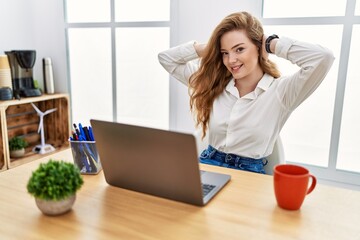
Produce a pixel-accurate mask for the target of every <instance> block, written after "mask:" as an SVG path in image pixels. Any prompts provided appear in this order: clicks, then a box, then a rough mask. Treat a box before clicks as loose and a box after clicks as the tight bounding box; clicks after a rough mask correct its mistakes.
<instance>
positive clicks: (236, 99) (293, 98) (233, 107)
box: [158, 37, 334, 159]
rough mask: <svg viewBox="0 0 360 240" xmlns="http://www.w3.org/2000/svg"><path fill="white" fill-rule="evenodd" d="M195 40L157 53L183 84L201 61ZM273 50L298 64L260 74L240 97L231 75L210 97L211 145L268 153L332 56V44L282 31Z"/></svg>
mask: <svg viewBox="0 0 360 240" xmlns="http://www.w3.org/2000/svg"><path fill="white" fill-rule="evenodd" d="M193 45H194V41H192V42H188V43H184V44H182V45H179V46H176V47H173V48H170V49H168V50H166V51H163V52H161V53H159V55H158V57H159V61H160V63H161V65H162V66H163V67H164V68H165V69H166V71H168V72H169V73H170V74H171V75H172V76H173V77H175V78H176V79H178V80H179V81H181V82H182V83H184V84H186V85H188V81H189V78H190V76H191V75H192V74H193V73H194V72H196V71H197V70H198V69H199V64H201V63H200V61H199V56H198V55H197V53H196V51H195V49H194V46H193ZM275 54H276V56H278V57H281V58H284V59H287V60H289V61H290V62H292V63H293V64H296V65H298V66H299V67H300V69H299V70H298V71H297V72H295V73H294V74H292V75H288V76H281V77H279V78H277V79H275V78H273V77H272V76H270V75H268V74H264V76H263V77H262V79H261V80H260V81H259V82H258V84H257V86H256V88H255V90H254V91H253V92H250V93H249V94H247V95H245V96H243V97H240V96H239V92H238V90H237V88H236V87H234V84H235V82H234V79H232V80H231V81H230V82H229V84H228V85H227V86H226V88H225V89H224V91H223V92H222V94H221V95H220V96H218V97H217V98H216V99H215V101H214V103H213V109H212V112H211V115H210V120H209V129H208V134H209V144H210V145H212V146H213V147H215V148H216V149H218V150H220V151H223V152H226V153H233V154H237V155H239V156H244V157H250V158H256V159H257V158H262V157H266V156H268V155H270V154H271V153H272V150H273V147H274V144H275V141H276V139H277V137H278V135H279V133H280V130H281V129H282V127H283V126H284V124H285V122H286V120H287V119H288V118H289V116H290V114H291V113H292V111H293V110H294V109H295V108H296V107H297V106H299V104H301V103H302V102H303V101H304V100H305V99H306V98H307V97H309V96H310V95H311V94H312V93H313V92H314V90H315V89H316V88H317V87H318V86H319V84H320V83H321V82H322V80H323V79H324V78H325V76H326V74H327V72H328V71H329V69H330V67H331V65H332V63H333V61H334V56H333V53H332V52H331V51H330V50H328V49H326V48H324V47H322V46H319V45H314V44H310V43H306V42H300V41H296V40H293V39H290V38H286V37H281V38H280V39H279V40H278V42H277V44H276V47H275Z"/></svg>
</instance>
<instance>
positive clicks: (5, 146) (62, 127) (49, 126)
mask: <svg viewBox="0 0 360 240" xmlns="http://www.w3.org/2000/svg"><path fill="white" fill-rule="evenodd" d="M31 103H34V104H35V105H36V106H37V107H38V108H39V109H40V110H41V111H43V112H44V111H46V110H48V109H52V108H56V109H57V110H56V111H55V112H52V113H50V114H48V115H46V116H45V117H44V133H45V142H46V143H47V144H51V145H53V146H54V147H55V148H56V151H57V150H63V149H64V148H68V147H69V143H68V138H69V136H70V132H71V128H70V118H69V116H70V111H69V97H68V95H67V94H51V95H50V94H44V95H42V96H39V97H29V98H22V99H21V100H9V101H0V113H1V138H2V139H1V141H0V144H2V146H1V148H0V149H2V154H0V171H3V170H6V169H9V168H13V167H16V166H19V165H21V164H24V163H27V162H30V161H34V160H36V159H39V158H42V157H44V154H37V153H34V152H33V151H32V149H33V148H34V147H35V146H36V145H38V144H40V142H41V140H40V134H39V133H38V128H39V120H40V118H39V116H38V115H37V113H36V111H35V109H34V108H33V107H32V105H31ZM14 136H21V137H24V138H25V139H26V140H27V142H28V143H29V146H28V147H27V148H26V153H25V156H24V157H21V158H10V153H9V143H8V141H9V139H11V138H12V137H14ZM45 156H46V155H45Z"/></svg>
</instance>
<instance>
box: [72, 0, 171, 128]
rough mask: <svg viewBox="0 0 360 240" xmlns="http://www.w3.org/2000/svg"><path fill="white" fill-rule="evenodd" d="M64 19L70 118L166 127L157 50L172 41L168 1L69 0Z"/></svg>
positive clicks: (165, 85)
mask: <svg viewBox="0 0 360 240" xmlns="http://www.w3.org/2000/svg"><path fill="white" fill-rule="evenodd" d="M154 2H156V3H154ZM154 5H156V7H153V6H154ZM139 6H142V7H141V8H139ZM149 9H151V11H149ZM66 22H67V24H66V29H67V44H68V51H69V52H68V57H69V59H68V62H69V69H70V76H69V79H70V94H71V100H72V120H73V121H74V122H75V123H77V122H81V123H83V124H89V120H90V119H91V118H96V119H102V120H109V121H121V122H126V123H130V124H137V125H146V126H151V127H157V128H163V129H168V127H169V81H168V74H167V73H166V72H165V71H164V70H163V69H162V67H161V65H160V64H159V63H158V60H157V54H158V52H160V51H162V50H163V49H167V48H169V45H170V0H154V1H146V0H134V1H124V0H108V1H105V0H67V1H66ZM78 96H81V97H78Z"/></svg>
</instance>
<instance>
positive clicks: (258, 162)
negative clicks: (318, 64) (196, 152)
mask: <svg viewBox="0 0 360 240" xmlns="http://www.w3.org/2000/svg"><path fill="white" fill-rule="evenodd" d="M200 162H202V163H208V164H212V165H217V166H223V167H230V168H237V169H241V170H249V171H255V172H259V173H264V170H263V167H264V166H265V165H266V164H267V160H266V159H265V158H260V159H255V158H249V157H242V156H239V155H236V154H232V153H225V152H222V151H219V150H217V149H216V148H214V147H213V146H211V145H209V146H208V148H207V149H205V150H204V151H203V152H202V153H201V155H200Z"/></svg>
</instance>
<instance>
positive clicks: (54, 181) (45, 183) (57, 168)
mask: <svg viewBox="0 0 360 240" xmlns="http://www.w3.org/2000/svg"><path fill="white" fill-rule="evenodd" d="M83 183H84V181H83V178H82V176H81V174H80V170H79V169H78V167H77V166H75V165H74V164H73V163H70V162H65V161H63V160H53V159H50V160H49V161H48V162H47V163H41V164H40V166H39V167H38V168H37V169H36V170H35V171H34V172H33V173H32V175H31V177H30V179H29V181H28V184H27V190H28V192H29V193H30V194H31V195H33V196H34V197H35V202H36V205H37V206H38V208H39V209H40V211H41V212H43V213H44V214H46V215H59V214H63V213H66V212H68V211H69V210H70V209H71V208H72V206H73V204H74V202H75V199H76V192H77V191H78V190H79V189H80V188H81V186H82V185H83Z"/></svg>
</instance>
